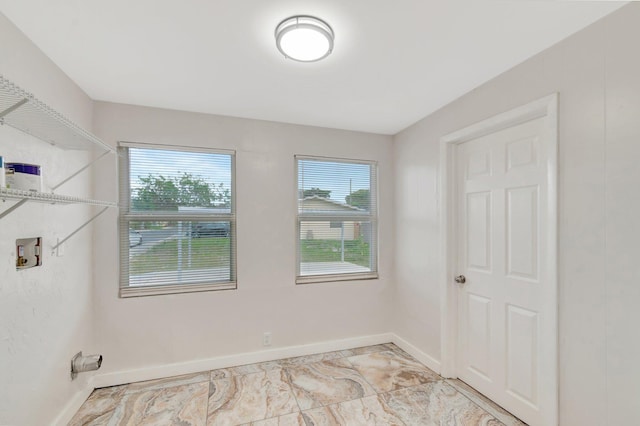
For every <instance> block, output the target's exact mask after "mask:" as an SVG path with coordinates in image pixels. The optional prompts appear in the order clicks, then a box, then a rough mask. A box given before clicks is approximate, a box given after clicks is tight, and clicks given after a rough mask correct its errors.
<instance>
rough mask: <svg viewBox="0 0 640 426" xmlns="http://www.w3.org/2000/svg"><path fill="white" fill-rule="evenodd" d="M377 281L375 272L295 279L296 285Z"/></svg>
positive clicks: (307, 276) (299, 277) (310, 276)
mask: <svg viewBox="0 0 640 426" xmlns="http://www.w3.org/2000/svg"><path fill="white" fill-rule="evenodd" d="M375 279H378V273H377V272H367V273H358V274H331V275H306V276H298V277H296V284H315V283H327V282H334V281H361V280H375Z"/></svg>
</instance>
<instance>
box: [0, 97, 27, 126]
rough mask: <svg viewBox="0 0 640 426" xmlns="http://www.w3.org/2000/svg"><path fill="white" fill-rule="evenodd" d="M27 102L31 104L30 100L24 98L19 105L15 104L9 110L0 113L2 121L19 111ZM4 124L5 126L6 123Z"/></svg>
mask: <svg viewBox="0 0 640 426" xmlns="http://www.w3.org/2000/svg"><path fill="white" fill-rule="evenodd" d="M27 102H29V99H27V98H24V99H22V100H21V101H19V102H18V103H16V104H14V105H12V106H10V107H9V108H7V109H5V110H4V111H2V112H0V119H2V118H3V117H4V116H5V115H7V114H11V113H12V112H13V111H15V110H17V109H18V108H20V107H21V106H22V105H24V104H26V103H27ZM2 124H4V122H3V123H2Z"/></svg>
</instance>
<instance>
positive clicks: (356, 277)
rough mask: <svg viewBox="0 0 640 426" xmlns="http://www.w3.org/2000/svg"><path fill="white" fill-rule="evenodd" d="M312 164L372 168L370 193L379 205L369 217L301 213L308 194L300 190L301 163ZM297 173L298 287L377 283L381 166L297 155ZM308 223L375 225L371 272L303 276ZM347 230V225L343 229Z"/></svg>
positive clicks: (337, 158) (295, 162)
mask: <svg viewBox="0 0 640 426" xmlns="http://www.w3.org/2000/svg"><path fill="white" fill-rule="evenodd" d="M304 160H310V161H318V162H330V163H350V164H364V165H367V166H369V167H370V169H369V173H370V177H369V193H370V194H371V195H372V196H371V199H372V200H375V203H373V204H372V205H371V208H370V211H369V212H368V213H366V214H362V213H360V212H353V213H345V212H342V213H340V214H332V213H330V212H317V213H304V212H302V213H301V212H300V203H299V200H300V198H299V197H300V195H299V194H300V190H301V189H302V190H303V191H304V188H300V187H299V186H298V185H299V181H298V180H299V164H300V161H304ZM294 169H295V171H294V173H295V194H296V197H295V208H296V210H295V211H296V226H295V228H296V234H295V239H296V284H315V283H323V282H336V281H361V280H373V279H378V278H379V273H378V250H379V248H378V162H377V161H375V160H362V159H351V158H339V157H323V156H312V155H294ZM303 221H304V222H308V221H318V222H326V221H328V222H332V221H341V222H345V221H353V222H358V221H360V222H369V223H371V235H372V238H371V240H372V244H371V245H372V246H373V247H370V248H369V256H370V264H371V269H372V270H371V271H370V272H354V273H340V272H336V273H331V274H318V275H300V263H301V257H300V255H301V253H300V252H301V250H300V248H301V241H300V240H301V238H300V229H301V223H302V222H303ZM343 226H344V225H343Z"/></svg>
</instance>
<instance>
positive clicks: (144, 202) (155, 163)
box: [129, 148, 231, 213]
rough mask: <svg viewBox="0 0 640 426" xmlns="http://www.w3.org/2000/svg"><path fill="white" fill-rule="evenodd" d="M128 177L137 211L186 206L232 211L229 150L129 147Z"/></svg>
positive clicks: (172, 208) (177, 208)
mask: <svg viewBox="0 0 640 426" xmlns="http://www.w3.org/2000/svg"><path fill="white" fill-rule="evenodd" d="M129 179H130V187H131V188H130V192H131V194H130V196H131V199H130V202H131V211H134V212H144V211H156V212H157V211H164V212H175V211H178V210H184V208H185V207H190V208H207V209H211V210H209V212H211V213H229V212H230V210H229V209H230V207H231V155H228V154H214V153H203V152H187V151H172V150H161V149H141V148H129ZM225 208H226V211H225V210H224V209H225ZM218 210H220V211H218Z"/></svg>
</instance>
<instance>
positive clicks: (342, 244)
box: [296, 156, 378, 284]
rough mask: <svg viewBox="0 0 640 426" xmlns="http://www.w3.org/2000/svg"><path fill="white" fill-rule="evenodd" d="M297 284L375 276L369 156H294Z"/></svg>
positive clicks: (374, 181) (372, 164)
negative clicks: (356, 157)
mask: <svg viewBox="0 0 640 426" xmlns="http://www.w3.org/2000/svg"><path fill="white" fill-rule="evenodd" d="M296 168H297V175H298V194H297V198H298V221H297V235H298V238H297V246H298V273H297V278H296V282H297V283H298V284H304V283H311V282H322V281H343V280H357V279H370V278H377V276H378V274H377V272H378V268H377V252H378V250H377V228H378V227H377V223H378V211H377V198H376V194H377V170H376V163H375V162H372V161H356V160H342V159H328V158H317V157H302V156H296Z"/></svg>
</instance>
